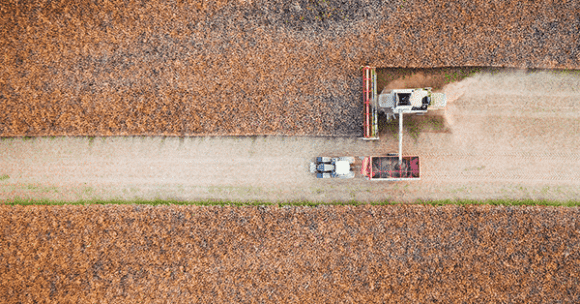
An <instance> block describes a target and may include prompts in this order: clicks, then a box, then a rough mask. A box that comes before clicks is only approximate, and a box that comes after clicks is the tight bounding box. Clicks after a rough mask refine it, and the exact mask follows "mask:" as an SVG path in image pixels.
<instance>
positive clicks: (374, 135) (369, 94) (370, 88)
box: [362, 66, 379, 140]
mask: <svg viewBox="0 0 580 304" xmlns="http://www.w3.org/2000/svg"><path fill="white" fill-rule="evenodd" d="M362 70H363V102H364V123H363V126H364V137H363V138H362V139H366V140H376V139H379V132H378V123H377V120H378V115H377V72H376V70H375V68H372V67H369V66H365V67H363V68H362Z"/></svg>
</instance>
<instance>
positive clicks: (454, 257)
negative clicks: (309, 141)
mask: <svg viewBox="0 0 580 304" xmlns="http://www.w3.org/2000/svg"><path fill="white" fill-rule="evenodd" d="M0 218H1V219H2V220H1V221H0V236H1V239H0V283H1V284H0V286H2V288H0V299H2V302H3V303H16V302H33V301H43V300H48V299H50V300H52V301H55V302H58V303H71V302H72V303H79V302H83V303H90V302H92V301H99V302H115V301H122V302H124V303H137V302H138V301H142V302H167V301H170V302H173V303H191V302H212V303H232V302H268V303H273V302H276V303H279V302H302V303H304V302H310V303H314V302H316V303H321V302H332V303H338V302H355V303H363V302H364V303H375V302H383V301H387V302H393V303H395V302H396V303H400V302H421V303H425V302H433V301H435V302H445V303H455V302H462V303H469V302H478V303H481V302H486V303H491V302H554V301H563V302H578V301H579V300H580V298H579V295H580V293H579V292H578V286H579V285H578V283H580V282H579V276H578V273H580V268H579V267H580V262H579V261H580V257H579V256H578V255H579V252H580V250H579V249H580V243H579V241H578V240H579V239H580V235H579V231H580V230H579V228H580V227H579V226H578V218H579V214H578V209H577V208H565V207H559V208H554V207H501V206H499V207H492V206H468V207H460V206H444V207H429V206H417V205H415V206H404V205H402V206H364V207H362V206H361V207H351V206H327V207H318V208H310V207H284V208H277V207H197V206H171V207H165V206H163V207H152V206H110V205H109V206H33V207H30V206H28V207H22V206H14V207H10V206H0Z"/></svg>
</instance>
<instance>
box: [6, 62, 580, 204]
mask: <svg viewBox="0 0 580 304" xmlns="http://www.w3.org/2000/svg"><path fill="white" fill-rule="evenodd" d="M403 85H404V83H403ZM578 88H580V77H579V76H578V74H576V73H575V72H571V73H567V72H524V71H520V72H505V73H494V74H490V73H481V74H476V75H474V76H472V77H468V78H466V79H464V80H462V81H460V82H457V83H453V84H450V85H448V86H446V87H444V88H443V91H444V92H445V93H446V94H447V95H448V97H449V101H448V105H447V107H446V108H445V109H444V110H437V111H434V112H429V113H428V114H427V115H424V116H413V115H407V116H405V118H404V119H405V120H404V122H405V134H404V138H403V153H404V154H405V155H418V156H419V157H420V159H421V180H420V181H413V182H397V183H387V182H372V183H371V182H369V181H367V180H363V179H355V180H331V181H328V180H317V179H316V178H314V176H312V174H310V173H309V172H308V164H309V162H310V161H312V160H313V159H314V158H315V157H316V156H349V155H350V156H369V155H386V154H387V153H389V152H397V149H398V140H397V132H398V129H396V128H395V129H392V128H391V129H389V125H386V127H385V128H384V129H383V130H382V131H381V134H380V135H381V139H380V140H379V141H376V142H367V141H363V140H360V139H358V138H355V137H348V138H347V137H340V138H328V137H199V138H198V137H192V138H171V137H165V138H164V137H112V138H94V139H90V138H83V137H77V138H67V137H64V138H54V139H51V138H36V139H29V140H23V139H4V140H2V141H0V156H1V157H0V168H1V169H0V176H4V175H5V176H8V177H9V178H7V179H3V180H2V181H0V200H11V199H13V198H16V197H20V198H33V199H50V200H64V201H77V200H83V199H116V198H119V199H126V200H130V199H135V198H138V199H155V198H161V199H175V200H184V201H190V200H205V199H212V200H234V201H248V200H265V201H296V200H309V201H321V202H328V201H334V200H338V201H347V200H357V201H363V202H364V201H380V200H394V201H405V202H415V201H417V200H433V199H476V200H483V199H504V198H505V199H548V200H556V201H567V200H577V199H578V198H579V197H580V153H579V151H580V146H579V145H580V144H579V143H580V128H579V121H580V117H579V116H580V109H579V105H580V91H579V90H578Z"/></svg>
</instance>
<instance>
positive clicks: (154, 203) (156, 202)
mask: <svg viewBox="0 0 580 304" xmlns="http://www.w3.org/2000/svg"><path fill="white" fill-rule="evenodd" d="M0 204H3V205H10V206H15V205H21V206H29V205H81V206H86V205H149V206H170V205H178V206H189V205H193V206H237V207H243V206H278V207H284V206H307V207H320V206H360V205H373V206H378V205H401V204H418V205H431V206H444V205H459V206H467V205H470V206H473V205H491V206H555V207H557V206H565V207H578V206H580V201H567V202H561V201H552V200H532V199H522V200H510V199H498V200H484V201H477V200H433V201H425V200H420V201H416V202H414V203H403V202H395V201H379V202H358V201H337V202H314V201H291V202H265V201H247V202H236V201H215V200H206V201H178V200H164V199H155V200H82V201H76V202H65V201H52V200H32V199H21V198H16V199H14V200H7V201H2V200H0Z"/></svg>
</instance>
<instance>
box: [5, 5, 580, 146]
mask: <svg viewBox="0 0 580 304" xmlns="http://www.w3.org/2000/svg"><path fill="white" fill-rule="evenodd" d="M383 2H384V1H379V0H372V1H363V0H349V1H340V0H324V1H322V0H296V1H267V0H247V1H241V0H240V1H238V0H231V1H204V0H193V1H187V0H186V1H181V0H180V1H170V2H165V1H153V2H149V1H110V0H103V1H98V0H95V1H89V0H86V1H80V2H79V1H67V0H63V1H49V2H45V1H27V2H17V1H3V2H2V4H1V5H0V136H23V135H29V136H42V135H137V134H139V135H147V134H150V135H202V134H231V135H239V134H289V135H299V134H311V135H355V134H356V135H360V132H361V128H362V127H361V124H360V113H361V109H362V107H361V102H360V81H361V80H360V75H359V70H358V69H359V67H360V66H362V65H365V64H370V65H374V66H379V67H392V66H396V67H440V66H511V67H528V68H530V67H537V68H579V67H580V66H579V64H578V62H580V49H579V48H578V43H577V41H578V38H579V33H580V21H579V17H578V10H579V8H580V2H578V1H552V0H544V1H534V2H531V1H523V2H515V1H503V0H492V1H488V0H486V1H475V2H474V1H463V0H455V1H438V0H429V1H413V0H409V1H407V0H397V1H389V2H388V3H383Z"/></svg>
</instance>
